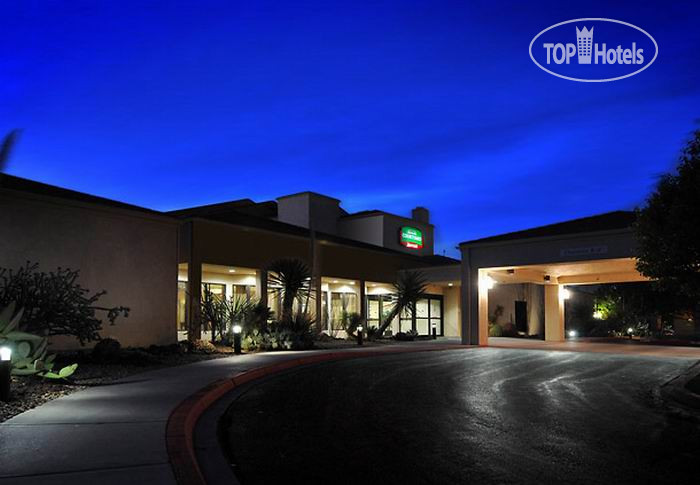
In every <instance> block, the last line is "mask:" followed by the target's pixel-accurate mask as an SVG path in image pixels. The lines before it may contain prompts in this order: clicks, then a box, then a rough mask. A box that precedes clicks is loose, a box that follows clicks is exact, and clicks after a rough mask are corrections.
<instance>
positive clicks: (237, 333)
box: [233, 325, 243, 354]
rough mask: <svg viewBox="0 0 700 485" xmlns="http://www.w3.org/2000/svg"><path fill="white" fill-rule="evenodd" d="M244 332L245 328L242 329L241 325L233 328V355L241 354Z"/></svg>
mask: <svg viewBox="0 0 700 485" xmlns="http://www.w3.org/2000/svg"><path fill="white" fill-rule="evenodd" d="M242 331H243V328H241V326H240V325H234V326H233V353H234V354H240V353H241V332H242Z"/></svg>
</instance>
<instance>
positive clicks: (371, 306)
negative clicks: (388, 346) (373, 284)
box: [367, 294, 410, 332]
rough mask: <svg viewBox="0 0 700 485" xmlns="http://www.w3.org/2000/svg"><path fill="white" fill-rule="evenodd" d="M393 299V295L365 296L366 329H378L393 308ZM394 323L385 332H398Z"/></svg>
mask: <svg viewBox="0 0 700 485" xmlns="http://www.w3.org/2000/svg"><path fill="white" fill-rule="evenodd" d="M394 299H395V297H394V295H391V294H385V295H367V327H379V325H381V324H382V322H383V321H384V319H385V318H387V317H388V315H389V314H390V313H391V310H392V309H393V307H394ZM395 322H396V320H394V322H392V325H390V326H389V327H388V328H387V331H390V332H394V331H398V329H397V328H395V327H396V325H395ZM409 323H410V322H409ZM409 328H410V327H409Z"/></svg>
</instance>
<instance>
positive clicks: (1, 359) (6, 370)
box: [0, 347, 12, 402]
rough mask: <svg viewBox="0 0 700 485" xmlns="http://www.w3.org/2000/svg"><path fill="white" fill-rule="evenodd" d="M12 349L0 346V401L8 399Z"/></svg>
mask: <svg viewBox="0 0 700 485" xmlns="http://www.w3.org/2000/svg"><path fill="white" fill-rule="evenodd" d="M11 360H12V349H11V348H10V347H0V401H2V402H7V401H9V400H10V372H11V371H12V362H11Z"/></svg>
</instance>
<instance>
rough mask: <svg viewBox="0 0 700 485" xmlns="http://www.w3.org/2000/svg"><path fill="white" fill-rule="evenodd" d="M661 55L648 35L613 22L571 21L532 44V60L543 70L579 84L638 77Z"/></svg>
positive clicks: (551, 28)
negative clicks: (636, 75) (637, 75)
mask: <svg viewBox="0 0 700 485" xmlns="http://www.w3.org/2000/svg"><path fill="white" fill-rule="evenodd" d="M594 32H595V41H594ZM568 40H570V42H567V41H568ZM574 41H575V42H574ZM658 55H659V46H658V44H657V43H656V40H654V38H653V37H652V36H651V35H650V34H649V33H648V32H646V31H645V30H642V29H641V28H639V27H637V26H635V25H632V24H630V23H627V22H622V21H620V20H613V19H603V18H585V19H574V20H567V21H566V22H560V23H558V24H555V25H552V26H551V27H547V28H546V29H544V30H543V31H541V32H540V33H539V34H537V35H536V36H535V37H534V38H533V39H532V42H530V58H531V59H532V61H533V62H534V63H535V64H536V65H537V66H538V67H539V68H540V69H542V70H543V71H545V72H548V73H549V74H552V75H553V76H557V77H560V78H563V79H568V80H570V81H579V82H607V81H617V80H620V79H625V78H628V77H630V76H634V75H635V74H638V73H640V72H642V71H643V70H645V69H646V68H648V67H649V66H651V64H652V63H653V62H654V61H655V60H656V57H657V56H658Z"/></svg>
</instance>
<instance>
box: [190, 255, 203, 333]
mask: <svg viewBox="0 0 700 485" xmlns="http://www.w3.org/2000/svg"><path fill="white" fill-rule="evenodd" d="M192 256H193V257H191V258H190V260H189V261H188V262H187V310H188V311H187V340H189V341H190V342H192V341H194V340H200V339H201V338H202V321H201V318H200V314H199V309H200V304H201V300H202V261H201V260H200V259H199V258H196V257H194V255H192Z"/></svg>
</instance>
